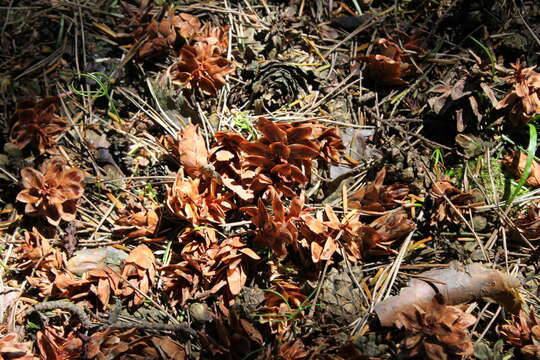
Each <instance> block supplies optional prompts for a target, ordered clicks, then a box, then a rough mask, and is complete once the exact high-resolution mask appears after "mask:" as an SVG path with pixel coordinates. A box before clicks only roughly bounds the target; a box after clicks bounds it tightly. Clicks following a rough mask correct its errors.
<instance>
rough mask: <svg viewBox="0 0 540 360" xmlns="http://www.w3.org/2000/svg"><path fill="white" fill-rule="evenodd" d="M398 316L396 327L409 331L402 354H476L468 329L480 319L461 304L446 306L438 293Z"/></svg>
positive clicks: (441, 358)
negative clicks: (424, 302) (429, 300)
mask: <svg viewBox="0 0 540 360" xmlns="http://www.w3.org/2000/svg"><path fill="white" fill-rule="evenodd" d="M397 311H399V310H397ZM398 317H399V318H398V320H397V321H396V326H398V327H400V328H401V327H402V328H403V329H404V330H405V339H404V340H403V341H402V342H401V346H402V347H403V354H402V355H405V356H407V357H408V358H426V359H433V360H446V359H448V358H449V357H451V356H456V355H457V356H460V357H462V356H463V357H468V356H471V355H472V354H473V353H474V348H473V342H472V340H471V335H470V334H469V331H468V330H467V328H469V327H471V326H472V325H473V324H474V323H475V322H476V318H475V317H474V316H473V315H471V314H468V313H466V312H464V311H463V310H462V309H460V308H459V307H457V306H446V305H445V304H444V303H443V302H441V301H440V299H438V296H434V297H433V299H432V301H431V303H430V304H427V305H424V306H422V307H419V306H417V307H416V308H415V309H414V310H413V311H412V312H400V313H399V315H398Z"/></svg>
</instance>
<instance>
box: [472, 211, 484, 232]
mask: <svg viewBox="0 0 540 360" xmlns="http://www.w3.org/2000/svg"><path fill="white" fill-rule="evenodd" d="M472 227H473V229H474V231H477V232H481V231H484V230H485V229H486V227H487V219H486V218H485V217H483V216H480V215H475V216H473V218H472Z"/></svg>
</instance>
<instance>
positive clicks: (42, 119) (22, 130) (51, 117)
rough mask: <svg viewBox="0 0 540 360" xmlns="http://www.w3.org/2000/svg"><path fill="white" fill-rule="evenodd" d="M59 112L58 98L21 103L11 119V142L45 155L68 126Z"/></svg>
mask: <svg viewBox="0 0 540 360" xmlns="http://www.w3.org/2000/svg"><path fill="white" fill-rule="evenodd" d="M57 111H58V97H48V98H45V99H43V100H41V101H38V102H37V103H35V102H34V101H32V100H23V101H20V102H19V103H17V110H16V112H15V115H14V116H13V118H12V119H11V124H12V127H11V131H10V135H9V140H10V142H12V143H13V144H15V145H16V146H17V147H18V148H19V149H21V150H22V149H24V148H25V147H26V146H28V145H30V146H31V147H32V148H34V149H37V150H38V151H39V153H40V154H43V153H44V152H46V151H47V150H48V149H49V148H50V147H51V146H52V145H53V144H55V142H56V139H57V138H58V136H59V135H61V134H62V133H63V132H64V130H65V129H66V126H67V121H66V119H65V118H63V117H62V116H60V115H58V114H57Z"/></svg>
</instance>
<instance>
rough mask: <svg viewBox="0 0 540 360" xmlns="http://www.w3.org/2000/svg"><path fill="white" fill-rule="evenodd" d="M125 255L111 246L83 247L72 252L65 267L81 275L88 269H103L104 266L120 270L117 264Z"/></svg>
mask: <svg viewBox="0 0 540 360" xmlns="http://www.w3.org/2000/svg"><path fill="white" fill-rule="evenodd" d="M127 256H128V254H127V253H126V252H124V251H122V250H119V249H116V248H113V247H112V246H107V247H102V248H95V249H83V250H79V251H76V252H75V253H74V254H73V257H72V258H71V259H69V261H68V262H67V264H66V268H67V269H68V270H69V271H71V272H72V273H74V274H75V275H78V276H82V275H83V274H84V273H86V272H88V271H90V270H96V269H104V268H105V267H106V266H109V267H111V268H114V269H118V271H120V267H119V265H120V264H121V263H122V261H124V260H125V259H126V258H127Z"/></svg>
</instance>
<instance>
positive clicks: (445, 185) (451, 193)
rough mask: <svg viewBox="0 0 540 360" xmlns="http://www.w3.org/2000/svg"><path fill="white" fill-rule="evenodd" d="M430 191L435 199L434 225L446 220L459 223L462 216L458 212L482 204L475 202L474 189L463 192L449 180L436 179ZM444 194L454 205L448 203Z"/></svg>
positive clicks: (432, 221)
mask: <svg viewBox="0 0 540 360" xmlns="http://www.w3.org/2000/svg"><path fill="white" fill-rule="evenodd" d="M429 193H430V195H431V196H432V197H433V198H434V199H435V211H434V213H433V215H432V218H431V224H432V225H436V224H438V223H440V222H444V221H450V222H453V223H455V224H459V223H461V221H462V220H461V219H462V217H460V216H459V214H458V212H459V213H460V214H462V213H463V212H464V211H465V210H466V209H469V208H471V207H473V206H478V205H481V204H479V203H474V199H475V193H474V191H467V192H463V191H461V190H459V189H458V188H456V187H455V186H453V185H452V183H451V182H450V181H449V180H438V181H436V182H435V184H433V187H432V188H431V190H430V192H429ZM444 196H446V197H447V198H448V199H449V200H450V202H451V203H452V204H453V205H454V207H452V206H450V204H448V202H447V201H446V199H444ZM454 208H455V209H454Z"/></svg>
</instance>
